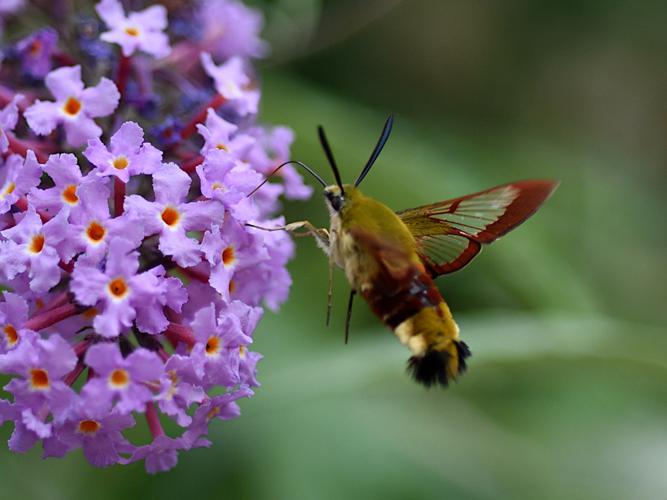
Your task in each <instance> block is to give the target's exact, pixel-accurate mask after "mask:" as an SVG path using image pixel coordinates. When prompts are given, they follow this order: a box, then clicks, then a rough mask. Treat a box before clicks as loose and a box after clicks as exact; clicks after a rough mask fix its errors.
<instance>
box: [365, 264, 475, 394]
mask: <svg viewBox="0 0 667 500" xmlns="http://www.w3.org/2000/svg"><path fill="white" fill-rule="evenodd" d="M391 285H392V286H390V287H387V286H386V283H377V286H370V287H368V288H367V289H366V290H363V291H362V296H363V297H364V298H365V299H366V301H367V302H368V304H369V305H370V307H371V310H372V311H373V312H374V313H375V314H376V315H377V316H378V317H379V318H380V319H381V320H382V321H383V322H384V323H385V324H386V325H387V326H388V327H389V328H391V329H392V330H393V331H394V333H395V334H396V336H397V337H398V338H399V340H400V341H401V343H403V344H405V345H406V346H407V347H408V348H409V349H410V351H412V353H413V356H412V357H411V358H410V360H409V361H408V370H409V371H410V372H411V373H412V375H413V376H414V378H415V380H417V381H418V382H420V383H421V384H424V385H426V386H427V387H428V386H431V385H433V384H438V383H439V384H441V385H447V383H448V382H449V380H451V379H453V378H456V377H457V376H458V375H459V374H460V373H462V372H463V371H464V370H465V368H466V364H465V359H466V358H467V357H468V356H469V355H470V351H469V350H468V347H467V346H466V344H465V343H464V342H462V341H460V340H459V329H458V326H457V325H456V322H455V321H454V319H453V318H452V315H451V312H450V311H449V307H448V306H447V304H446V303H445V301H444V300H443V298H442V295H441V294H440V291H439V290H438V288H437V287H436V286H435V284H434V283H433V280H432V279H431V277H430V276H429V275H428V273H427V272H426V271H424V270H423V269H418V268H414V271H413V272H412V273H408V274H407V275H406V277H405V279H404V280H401V281H399V282H393V283H391Z"/></svg>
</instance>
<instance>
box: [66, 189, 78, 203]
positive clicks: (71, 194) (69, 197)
mask: <svg viewBox="0 0 667 500" xmlns="http://www.w3.org/2000/svg"><path fill="white" fill-rule="evenodd" d="M63 200H65V201H66V202H67V203H69V204H70V205H76V204H77V203H78V202H79V197H78V196H77V195H76V185H75V184H70V185H69V186H67V187H66V188H65V189H64V191H63Z"/></svg>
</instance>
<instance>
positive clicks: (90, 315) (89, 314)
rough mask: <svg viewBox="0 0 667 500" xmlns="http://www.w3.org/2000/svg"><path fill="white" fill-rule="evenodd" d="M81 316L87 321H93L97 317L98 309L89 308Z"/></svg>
mask: <svg viewBox="0 0 667 500" xmlns="http://www.w3.org/2000/svg"><path fill="white" fill-rule="evenodd" d="M81 316H83V317H84V318H85V319H93V318H94V317H95V316H97V309H95V308H94V307H89V308H88V309H86V310H85V311H83V312H82V313H81Z"/></svg>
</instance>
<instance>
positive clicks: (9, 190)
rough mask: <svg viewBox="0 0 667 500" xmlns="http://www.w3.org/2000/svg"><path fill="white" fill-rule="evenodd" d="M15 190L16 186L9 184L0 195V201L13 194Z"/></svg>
mask: <svg viewBox="0 0 667 500" xmlns="http://www.w3.org/2000/svg"><path fill="white" fill-rule="evenodd" d="M15 189H16V184H14V183H13V182H10V183H9V184H7V187H6V188H5V190H4V191H3V192H2V193H0V199H2V198H4V197H5V196H9V195H10V194H12V193H13V192H14V190H15Z"/></svg>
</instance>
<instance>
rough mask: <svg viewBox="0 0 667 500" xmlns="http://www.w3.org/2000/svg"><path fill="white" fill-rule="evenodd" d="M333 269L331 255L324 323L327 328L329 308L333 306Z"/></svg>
mask: <svg viewBox="0 0 667 500" xmlns="http://www.w3.org/2000/svg"><path fill="white" fill-rule="evenodd" d="M333 269H334V262H333V258H332V257H331V254H329V290H328V293H327V321H326V326H329V322H330V321H331V306H332V304H333Z"/></svg>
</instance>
